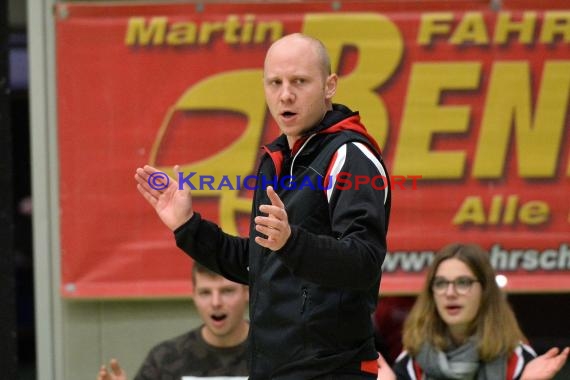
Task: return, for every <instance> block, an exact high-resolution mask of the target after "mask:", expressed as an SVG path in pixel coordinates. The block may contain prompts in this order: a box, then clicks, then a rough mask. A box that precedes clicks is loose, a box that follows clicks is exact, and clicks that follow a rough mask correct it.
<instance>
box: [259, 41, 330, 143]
mask: <svg viewBox="0 0 570 380" xmlns="http://www.w3.org/2000/svg"><path fill="white" fill-rule="evenodd" d="M263 76H264V78H263V84H264V89H265V99H266V101H267V105H268V107H269V111H270V112H271V115H272V116H273V118H274V119H275V121H276V122H277V124H278V125H279V128H280V129H281V132H283V133H284V134H285V135H286V136H287V140H288V142H289V146H293V143H294V142H295V141H296V140H298V139H299V137H301V136H302V135H303V134H305V133H306V132H307V131H308V130H309V129H311V128H312V127H314V126H315V125H316V124H317V123H319V122H320V121H321V120H322V118H323V116H324V114H325V113H326V112H327V111H328V110H330V109H332V97H333V96H334V94H335V92H336V85H337V81H338V78H337V75H336V74H331V65H330V58H329V56H328V53H327V51H326V49H325V47H324V46H323V44H322V43H321V42H320V41H319V40H317V39H314V38H312V37H308V36H305V35H303V34H299V33H295V34H290V35H287V36H285V37H283V38H281V39H279V40H277V41H275V42H274V43H273V45H271V47H270V48H269V50H268V51H267V55H266V57H265V65H264V70H263Z"/></svg>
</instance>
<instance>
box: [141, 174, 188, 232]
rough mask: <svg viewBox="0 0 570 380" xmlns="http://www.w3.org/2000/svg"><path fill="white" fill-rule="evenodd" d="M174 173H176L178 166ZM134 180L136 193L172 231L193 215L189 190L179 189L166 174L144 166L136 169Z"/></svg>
mask: <svg viewBox="0 0 570 380" xmlns="http://www.w3.org/2000/svg"><path fill="white" fill-rule="evenodd" d="M174 172H175V173H176V172H178V166H175V167H174ZM135 180H136V182H137V189H138V191H139V192H140V193H141V194H142V196H143V197H144V199H146V200H147V201H148V203H150V205H151V206H152V207H153V208H154V209H155V211H156V213H157V214H158V216H159V217H160V219H161V220H162V222H163V223H164V224H165V225H166V226H167V227H168V228H170V229H171V230H172V231H174V230H175V229H177V228H178V227H180V226H181V225H182V224H184V223H186V221H187V220H188V219H190V218H191V217H192V215H194V210H193V209H192V195H191V193H190V190H188V189H180V188H179V184H178V181H176V180H175V179H174V178H172V177H170V176H168V175H166V173H164V172H161V171H158V170H157V169H155V168H153V167H152V166H149V165H145V166H144V167H142V168H137V170H136V172H135Z"/></svg>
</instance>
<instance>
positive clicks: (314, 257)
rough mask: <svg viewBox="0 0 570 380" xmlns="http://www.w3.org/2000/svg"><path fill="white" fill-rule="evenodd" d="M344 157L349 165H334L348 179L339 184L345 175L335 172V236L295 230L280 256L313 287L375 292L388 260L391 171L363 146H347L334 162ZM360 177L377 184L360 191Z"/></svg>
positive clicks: (332, 209)
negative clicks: (373, 288) (386, 256)
mask: <svg viewBox="0 0 570 380" xmlns="http://www.w3.org/2000/svg"><path fill="white" fill-rule="evenodd" d="M339 156H341V157H344V158H343V159H344V163H342V161H340V162H341V163H342V164H340V165H339V164H338V162H337V163H336V164H333V163H331V166H332V167H335V166H336V167H337V168H338V169H336V170H337V171H339V173H340V174H341V175H342V176H343V178H344V180H343V182H339V180H338V178H340V176H339V177H337V176H335V175H334V172H331V174H332V175H333V178H337V182H336V183H333V185H332V188H331V193H330V194H329V211H330V223H331V229H332V234H333V236H328V235H317V234H314V233H311V232H309V231H307V230H305V229H302V228H299V227H297V226H294V225H292V226H291V236H290V238H289V240H288V241H287V243H286V244H285V246H284V247H283V248H282V249H281V250H279V251H278V254H279V257H280V258H281V260H282V261H283V262H284V264H285V265H286V266H287V267H289V268H290V269H291V271H292V272H293V273H294V274H295V275H297V276H299V277H301V278H304V279H306V280H309V281H311V282H314V283H317V284H319V285H323V286H331V287H343V288H348V289H355V290H365V289H370V288H371V287H372V286H374V285H376V284H377V283H378V281H379V278H380V275H381V268H382V263H383V261H384V257H385V255H386V232H387V223H388V221H387V212H386V211H387V210H389V209H387V207H389V197H388V196H387V192H388V191H389V187H388V185H387V183H386V182H388V181H387V180H386V178H387V172H386V169H385V168H384V166H383V165H382V163H381V162H380V161H379V160H378V159H377V158H376V157H375V156H374V155H373V154H372V153H371V152H370V150H369V149H368V148H367V147H365V146H364V145H363V144H360V143H352V142H351V143H348V144H345V145H343V146H342V147H341V148H339V150H338V151H337V154H336V155H335V158H334V159H336V158H337V157H339ZM334 159H333V160H334ZM357 176H358V178H360V179H361V181H362V180H365V179H366V178H368V179H369V180H371V179H373V178H375V180H374V181H373V183H372V184H371V183H368V184H361V185H358V186H357V184H356V178H357ZM385 202H388V203H387V204H386V205H385ZM323 222H324V223H326V222H328V221H323Z"/></svg>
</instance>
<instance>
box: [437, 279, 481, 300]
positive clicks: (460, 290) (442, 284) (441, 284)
mask: <svg viewBox="0 0 570 380" xmlns="http://www.w3.org/2000/svg"><path fill="white" fill-rule="evenodd" d="M475 282H479V280H476V279H474V278H470V277H458V278H456V279H455V280H453V281H449V280H446V279H444V278H439V277H436V278H435V279H434V280H433V282H432V284H431V289H432V290H433V292H434V293H436V294H439V295H442V294H444V293H445V292H446V291H447V289H448V288H449V285H450V284H453V289H454V290H455V291H456V292H457V294H459V295H462V296H463V295H465V294H467V293H469V291H470V290H471V286H473V283H475Z"/></svg>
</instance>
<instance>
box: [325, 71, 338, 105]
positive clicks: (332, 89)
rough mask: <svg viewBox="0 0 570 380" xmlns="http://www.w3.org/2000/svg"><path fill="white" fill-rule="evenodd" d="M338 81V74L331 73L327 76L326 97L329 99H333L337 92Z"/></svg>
mask: <svg viewBox="0 0 570 380" xmlns="http://www.w3.org/2000/svg"><path fill="white" fill-rule="evenodd" d="M337 83H338V76H337V75H336V74H334V73H333V74H331V75H329V76H328V77H327V80H326V82H325V97H326V99H327V100H331V99H332V98H333V96H334V95H335V94H336V85H337Z"/></svg>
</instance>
